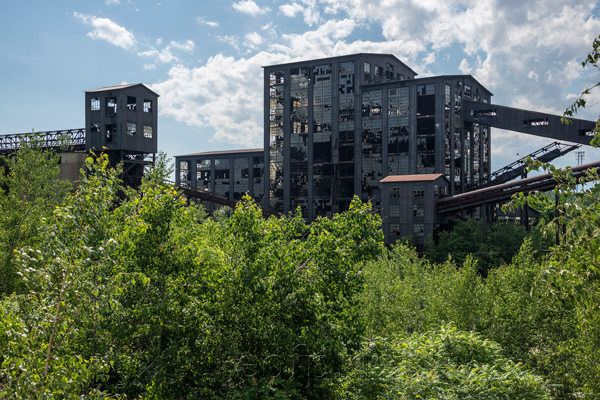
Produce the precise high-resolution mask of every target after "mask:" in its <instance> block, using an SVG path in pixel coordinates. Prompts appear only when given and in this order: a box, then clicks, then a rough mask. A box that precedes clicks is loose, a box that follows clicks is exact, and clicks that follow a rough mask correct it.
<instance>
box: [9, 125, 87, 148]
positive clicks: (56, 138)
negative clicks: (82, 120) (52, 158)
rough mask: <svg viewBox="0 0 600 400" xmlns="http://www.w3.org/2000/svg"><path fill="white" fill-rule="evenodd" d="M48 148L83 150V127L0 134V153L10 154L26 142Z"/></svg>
mask: <svg viewBox="0 0 600 400" xmlns="http://www.w3.org/2000/svg"><path fill="white" fill-rule="evenodd" d="M34 142H35V144H36V145H38V146H41V147H42V148H43V149H48V150H61V149H68V150H70V151H84V150H85V129H83V128H81V129H63V130H58V131H46V132H30V133H16V134H10V135H0V154H11V153H14V152H15V151H17V150H19V149H20V148H21V147H23V146H24V145H27V144H28V143H30V144H32V143H34Z"/></svg>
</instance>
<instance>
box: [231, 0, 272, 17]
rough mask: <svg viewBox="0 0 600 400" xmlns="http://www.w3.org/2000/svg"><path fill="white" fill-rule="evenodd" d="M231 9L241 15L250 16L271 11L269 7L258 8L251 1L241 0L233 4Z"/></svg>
mask: <svg viewBox="0 0 600 400" xmlns="http://www.w3.org/2000/svg"><path fill="white" fill-rule="evenodd" d="M233 8H234V9H235V10H237V11H239V12H241V13H244V14H250V15H252V16H255V15H258V14H265V13H267V12H269V11H270V10H271V9H270V8H269V7H265V8H260V7H259V6H258V4H256V3H255V2H254V1H253V0H242V1H240V2H238V3H233Z"/></svg>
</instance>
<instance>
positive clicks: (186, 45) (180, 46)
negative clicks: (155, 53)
mask: <svg viewBox="0 0 600 400" xmlns="http://www.w3.org/2000/svg"><path fill="white" fill-rule="evenodd" d="M170 47H172V48H174V49H177V50H181V51H185V52H186V53H193V52H194V48H195V47H196V45H195V44H194V41H193V40H186V41H185V42H175V41H173V40H172V41H171V44H170Z"/></svg>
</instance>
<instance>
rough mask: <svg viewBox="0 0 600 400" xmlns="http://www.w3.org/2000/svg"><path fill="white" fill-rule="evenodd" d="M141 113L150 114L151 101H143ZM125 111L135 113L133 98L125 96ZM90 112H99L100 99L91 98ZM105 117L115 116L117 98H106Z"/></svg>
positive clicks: (135, 107) (135, 103)
mask: <svg viewBox="0 0 600 400" xmlns="http://www.w3.org/2000/svg"><path fill="white" fill-rule="evenodd" d="M142 104H143V111H144V112H145V113H151V112H152V100H147V99H144V102H143V103H142ZM126 108H127V110H129V111H136V110H137V99H136V98H135V97H133V96H127V105H126ZM90 110H91V111H100V97H92V99H91V104H90ZM105 110H106V115H115V114H116V113H117V98H116V97H107V98H106V108H105Z"/></svg>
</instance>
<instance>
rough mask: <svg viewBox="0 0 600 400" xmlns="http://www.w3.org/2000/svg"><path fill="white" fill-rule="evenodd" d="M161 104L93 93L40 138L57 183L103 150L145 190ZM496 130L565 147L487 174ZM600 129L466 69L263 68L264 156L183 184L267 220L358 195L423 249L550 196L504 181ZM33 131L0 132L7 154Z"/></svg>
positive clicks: (335, 209) (374, 63)
mask: <svg viewBox="0 0 600 400" xmlns="http://www.w3.org/2000/svg"><path fill="white" fill-rule="evenodd" d="M158 97H159V96H158V94H156V93H154V92H153V91H152V90H150V89H149V88H148V87H146V86H144V85H143V84H128V85H119V86H112V87H105V88H101V89H97V90H90V91H86V92H85V124H86V126H85V128H81V129H68V130H63V131H52V132H42V135H43V137H44V140H43V142H44V146H45V147H48V148H53V149H55V150H56V151H60V152H61V176H62V177H63V178H64V179H70V180H76V179H77V178H78V176H79V175H78V174H79V168H81V166H83V165H84V160H85V157H86V155H87V153H88V152H89V151H91V150H95V151H104V152H106V153H108V155H109V157H110V161H111V164H113V165H117V164H118V163H122V164H123V174H122V177H123V180H124V181H125V182H126V183H127V184H129V185H133V186H135V185H137V184H138V183H139V182H140V180H141V177H142V175H143V172H144V168H145V167H146V166H148V165H150V164H152V163H153V160H154V155H155V154H156V152H157V143H158V142H157V136H158V132H157V118H158ZM491 128H500V129H504V130H510V131H516V132H521V133H523V134H529V135H536V136H542V137H546V138H549V139H554V140H557V141H561V142H554V143H551V144H549V145H547V146H545V147H543V148H541V149H539V150H538V151H536V152H533V153H532V154H529V155H527V156H525V157H524V158H523V159H520V160H516V161H515V162H514V163H512V164H510V165H508V166H506V167H504V168H502V169H500V170H498V171H494V172H492V171H491V160H490V157H491ZM594 128H595V123H594V122H592V121H584V120H577V119H575V120H573V121H572V123H571V124H569V125H566V124H563V123H561V121H560V116H557V115H550V114H544V113H539V112H535V111H528V110H521V109H516V108H511V107H506V106H501V105H497V104H494V103H493V102H492V93H491V92H490V91H489V90H487V89H486V88H485V87H484V86H483V85H482V84H481V83H480V82H478V81H477V80H476V79H475V78H473V77H472V76H470V75H450V76H431V77H425V78H417V74H416V73H415V72H414V71H413V70H412V69H411V68H410V67H408V66H407V65H405V64H404V63H403V62H402V61H400V60H398V59H397V58H396V57H395V56H393V55H389V54H364V53H361V54H352V55H345V56H339V57H331V58H325V59H318V60H308V61H300V62H293V63H287V64H280V65H271V66H266V67H264V148H261V149H248V150H233V151H213V152H199V153H194V154H187V155H179V156H176V157H175V161H176V162H175V165H176V176H175V179H176V183H177V185H179V186H180V187H181V188H182V189H183V191H184V193H185V194H186V195H187V196H188V197H190V198H196V199H197V201H199V202H201V203H203V204H205V205H206V206H207V207H208V208H209V210H212V209H214V207H216V206H217V205H230V206H231V205H234V204H235V202H236V201H238V200H239V199H241V198H242V196H243V195H244V194H248V195H250V196H251V197H253V198H254V200H255V201H256V202H257V203H258V204H260V205H261V207H262V208H263V210H264V211H263V212H264V214H265V215H269V214H281V213H287V212H289V211H292V210H296V209H299V210H300V211H301V213H302V215H303V216H304V217H305V218H306V219H307V220H309V221H312V220H315V219H316V218H318V217H331V216H332V215H333V214H335V213H339V212H343V211H345V210H347V208H348V206H349V204H350V202H351V200H352V198H353V197H354V196H355V195H356V196H358V197H359V198H360V199H361V200H363V201H369V202H371V203H372V204H373V208H374V210H375V211H376V212H378V213H380V215H381V217H382V221H383V232H384V235H385V240H386V242H388V243H391V242H394V241H396V240H397V239H399V238H401V237H405V236H412V237H413V243H414V244H416V245H417V246H422V245H423V243H424V242H425V239H426V238H427V237H428V236H430V235H435V233H436V232H437V231H438V230H439V229H443V228H445V227H446V226H447V225H448V224H449V222H451V221H452V220H455V219H457V218H460V219H464V218H469V217H480V218H482V219H483V221H486V220H487V219H489V218H491V217H492V214H493V212H494V211H493V208H494V206H495V204H497V203H501V202H503V201H506V200H508V199H509V198H510V196H511V195H512V194H513V193H515V192H517V191H521V192H525V193H527V192H529V191H532V190H549V189H551V188H552V187H553V185H554V184H555V183H554V182H553V180H552V179H551V178H550V177H548V176H543V175H540V176H539V177H535V178H527V179H521V180H519V181H516V182H511V183H510V184H507V182H509V181H512V180H514V179H515V178H524V176H523V172H524V171H523V166H524V159H525V158H526V157H528V156H530V157H531V158H534V159H538V160H541V161H551V160H553V159H555V158H557V157H559V156H561V155H564V154H566V153H568V152H570V151H573V150H574V149H576V148H578V147H579V146H581V145H587V144H589V143H590V141H591V139H592V137H593V130H594ZM27 137H28V136H27V135H25V134H16V135H0V154H7V153H11V152H14V151H15V150H16V149H17V148H18V147H19V146H20V144H21V143H22V141H23V140H27ZM65 139H66V140H67V141H68V143H69V146H68V149H65V148H64V147H62V148H61V144H64V142H65ZM562 142H568V143H570V144H565V143H562ZM591 166H594V167H598V166H600V163H598V162H597V163H593V164H588V165H586V166H581V168H578V169H577V173H583V172H584V171H585V168H586V167H591ZM574 171H575V169H574Z"/></svg>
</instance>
